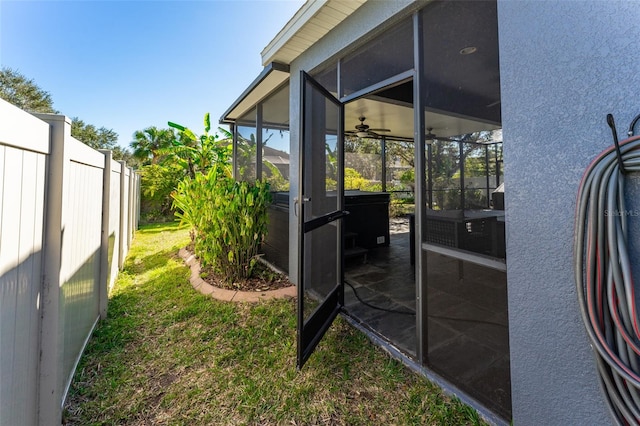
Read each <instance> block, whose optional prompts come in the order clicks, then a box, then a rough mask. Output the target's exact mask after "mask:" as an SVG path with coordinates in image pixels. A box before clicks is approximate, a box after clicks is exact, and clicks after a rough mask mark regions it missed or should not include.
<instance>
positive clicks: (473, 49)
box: [460, 46, 478, 55]
mask: <svg viewBox="0 0 640 426" xmlns="http://www.w3.org/2000/svg"><path fill="white" fill-rule="evenodd" d="M477 51H478V48H477V47H475V46H467V47H465V48H463V49H460V54H461V55H471V54H472V53H476V52H477Z"/></svg>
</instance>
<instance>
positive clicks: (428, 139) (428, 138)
mask: <svg viewBox="0 0 640 426" xmlns="http://www.w3.org/2000/svg"><path fill="white" fill-rule="evenodd" d="M432 131H433V127H427V134H426V135H424V141H425V143H426V144H427V145H431V144H432V143H434V142H435V141H444V142H457V141H456V140H454V139H450V138H444V137H440V136H436V135H435V134H434V133H433V132H432Z"/></svg>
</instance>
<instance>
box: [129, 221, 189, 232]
mask: <svg viewBox="0 0 640 426" xmlns="http://www.w3.org/2000/svg"><path fill="white" fill-rule="evenodd" d="M187 228H189V226H188V225H181V224H180V222H179V221H175V222H159V223H146V224H140V227H139V230H138V232H140V233H142V234H159V233H161V232H167V231H177V230H178V229H187Z"/></svg>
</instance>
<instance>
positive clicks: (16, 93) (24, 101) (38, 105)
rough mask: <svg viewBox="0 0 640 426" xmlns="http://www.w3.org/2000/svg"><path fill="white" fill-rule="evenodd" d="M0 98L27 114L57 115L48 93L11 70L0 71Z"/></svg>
mask: <svg viewBox="0 0 640 426" xmlns="http://www.w3.org/2000/svg"><path fill="white" fill-rule="evenodd" d="M0 98H2V99H4V100H5V101H7V102H10V103H12V104H13V105H15V106H17V107H18V108H20V109H23V110H25V111H27V112H41V113H57V111H56V110H55V109H54V108H53V100H52V99H51V95H50V94H49V92H47V91H45V90H43V89H41V88H40V87H39V86H38V85H37V84H36V83H35V82H34V81H33V80H31V79H28V78H27V77H25V76H23V75H22V74H20V73H19V72H18V71H16V70H13V69H11V68H2V69H0Z"/></svg>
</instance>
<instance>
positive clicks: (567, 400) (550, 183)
mask: <svg viewBox="0 0 640 426" xmlns="http://www.w3.org/2000/svg"><path fill="white" fill-rule="evenodd" d="M639 18H640V7H639V4H638V3H637V2H635V1H593V0H591V1H531V0H529V1H525V0H518V1H514V0H498V27H499V40H500V72H501V86H502V117H503V135H504V159H505V185H506V193H505V203H506V208H507V266H508V272H507V278H508V283H509V287H508V288H509V290H508V291H509V312H510V314H509V321H510V345H511V380H512V394H513V419H514V424H516V425H541V424H548V425H560V424H562V425H585V424H592V425H595V424H598V425H604V424H612V423H613V420H612V418H611V417H610V415H609V414H608V410H607V406H606V403H605V399H604V395H603V393H602V391H601V390H600V387H599V385H598V379H597V373H596V366H595V359H594V357H593V355H592V352H591V349H590V346H589V342H588V339H587V337H586V332H585V331H584V326H583V324H582V320H581V318H580V313H579V308H578V302H577V296H576V290H575V284H574V275H573V269H572V265H573V262H572V251H573V245H572V244H573V241H572V238H573V226H574V208H575V200H576V192H577V189H578V184H579V180H580V178H581V176H582V173H583V171H584V169H585V168H586V167H587V165H588V164H589V162H590V161H591V160H592V159H593V158H594V157H595V156H596V155H597V154H598V153H599V152H600V151H602V150H603V149H604V148H605V147H607V146H609V145H611V144H612V138H611V132H610V130H609V128H608V127H607V125H606V121H605V116H606V114H607V113H613V114H614V116H615V118H616V121H617V123H618V134H619V135H620V136H621V137H624V135H625V134H626V129H627V127H628V126H629V123H630V121H631V120H632V118H633V117H634V116H635V115H636V114H638V113H640V102H639V97H638V90H640V89H639V88H640V62H639V61H638V55H637V53H636V52H637V41H638V40H640V26H639V25H638V19H639ZM630 179H632V180H633V181H634V182H632V185H631V188H630V191H631V192H633V191H635V195H631V192H630V194H629V198H630V199H631V198H632V197H635V199H636V200H637V199H639V198H640V193H639V192H638V189H639V185H638V179H637V177H635V178H630ZM634 204H635V206H633V204H632V206H633V208H637V205H638V202H637V201H635V202H634ZM635 221H636V223H635V225H634V224H633V219H632V226H633V228H634V230H633V232H632V234H633V235H634V238H635V240H636V243H635V244H637V240H638V236H639V234H638V231H637V229H638V226H637V221H638V219H637V218H636V219H635ZM636 247H637V245H636ZM632 259H635V262H636V265H635V267H636V269H637V268H638V264H637V263H638V259H640V256H638V252H637V251H636V252H635V254H634V255H632Z"/></svg>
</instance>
